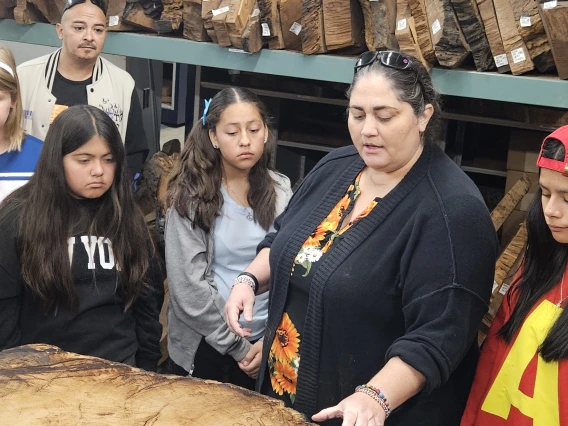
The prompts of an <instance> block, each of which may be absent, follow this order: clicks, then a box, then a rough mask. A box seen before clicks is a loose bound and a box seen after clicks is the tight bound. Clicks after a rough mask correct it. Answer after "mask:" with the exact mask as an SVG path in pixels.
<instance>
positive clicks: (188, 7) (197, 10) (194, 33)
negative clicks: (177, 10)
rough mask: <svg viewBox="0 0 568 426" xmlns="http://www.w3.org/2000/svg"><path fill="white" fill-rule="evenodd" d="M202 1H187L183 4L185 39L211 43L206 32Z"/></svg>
mask: <svg viewBox="0 0 568 426" xmlns="http://www.w3.org/2000/svg"><path fill="white" fill-rule="evenodd" d="M202 7H203V6H202V4H201V0H185V1H184V2H183V37H184V38H187V39H189V40H194V41H209V40H210V39H209V36H208V35H207V31H206V30H205V26H204V24H203V19H202V18H201V11H202Z"/></svg>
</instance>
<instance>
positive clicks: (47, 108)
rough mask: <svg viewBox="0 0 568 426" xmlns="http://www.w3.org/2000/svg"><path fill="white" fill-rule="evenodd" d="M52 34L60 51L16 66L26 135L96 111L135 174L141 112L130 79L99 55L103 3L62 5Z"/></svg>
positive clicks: (72, 0) (142, 141) (140, 154)
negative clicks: (64, 115)
mask: <svg viewBox="0 0 568 426" xmlns="http://www.w3.org/2000/svg"><path fill="white" fill-rule="evenodd" d="M57 34H58V36H59V38H60V39H61V41H62V47H61V49H59V50H57V51H56V52H54V53H52V54H50V55H46V56H43V57H40V58H37V59H33V60H31V61H28V62H25V63H23V64H21V65H20V66H19V67H18V75H19V78H20V86H21V93H22V106H23V109H24V128H25V130H26V132H27V133H28V134H30V135H32V136H35V137H36V138H38V139H41V140H44V139H45V135H46V134H47V130H48V129H49V125H50V124H51V122H52V121H53V120H54V119H55V117H57V115H58V114H59V113H61V111H63V110H65V109H67V108H68V107H70V106H73V105H79V104H89V105H93V106H96V107H98V108H100V109H102V110H103V111H105V112H106V113H107V114H108V115H109V116H110V117H111V118H112V119H113V120H114V122H115V123H116V125H117V127H118V129H119V131H120V134H121V135H122V140H123V141H124V143H125V148H126V153H127V161H128V167H129V169H130V171H131V173H132V174H134V173H136V172H140V171H141V170H142V165H143V164H144V160H145V159H146V156H147V155H148V141H147V139H146V134H145V133H144V129H143V122H142V108H141V105H140V101H139V99H138V95H137V93H136V90H135V89H134V80H133V79H132V77H131V76H130V74H128V73H127V72H126V71H124V70H122V69H120V68H118V67H116V66H115V65H113V64H112V63H110V62H109V61H107V60H106V59H104V58H102V57H101V56H100V53H101V51H102V49H103V46H104V42H105V38H106V15H105V6H104V2H103V0H67V2H66V3H65V7H64V9H63V15H62V17H61V23H60V24H57Z"/></svg>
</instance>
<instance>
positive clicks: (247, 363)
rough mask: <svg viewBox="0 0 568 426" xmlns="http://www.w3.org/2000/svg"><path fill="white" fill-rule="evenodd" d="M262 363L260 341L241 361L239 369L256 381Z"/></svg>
mask: <svg viewBox="0 0 568 426" xmlns="http://www.w3.org/2000/svg"><path fill="white" fill-rule="evenodd" d="M261 361H262V340H259V341H258V342H256V343H255V344H254V345H252V346H251V347H250V350H249V352H248V353H247V354H246V355H245V357H244V358H243V359H241V360H240V361H239V367H240V368H241V370H243V371H244V372H245V373H247V375H248V376H249V377H250V378H252V379H256V378H257V376H258V370H260V362H261Z"/></svg>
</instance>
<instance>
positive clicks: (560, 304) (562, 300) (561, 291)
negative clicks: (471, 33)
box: [556, 272, 568, 308]
mask: <svg viewBox="0 0 568 426" xmlns="http://www.w3.org/2000/svg"><path fill="white" fill-rule="evenodd" d="M565 277H566V272H564V275H562V281H561V283H560V301H559V302H558V303H557V304H556V306H558V307H559V308H560V307H562V302H564V301H565V300H566V299H568V296H566V297H563V294H562V293H563V287H564V278H565Z"/></svg>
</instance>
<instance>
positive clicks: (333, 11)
mask: <svg viewBox="0 0 568 426" xmlns="http://www.w3.org/2000/svg"><path fill="white" fill-rule="evenodd" d="M323 20H324V23H325V25H324V28H325V40H326V44H327V48H328V49H329V50H338V49H344V48H348V47H361V46H363V44H364V27H365V25H364V22H363V12H362V11H361V6H360V5H359V1H358V0H323Z"/></svg>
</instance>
